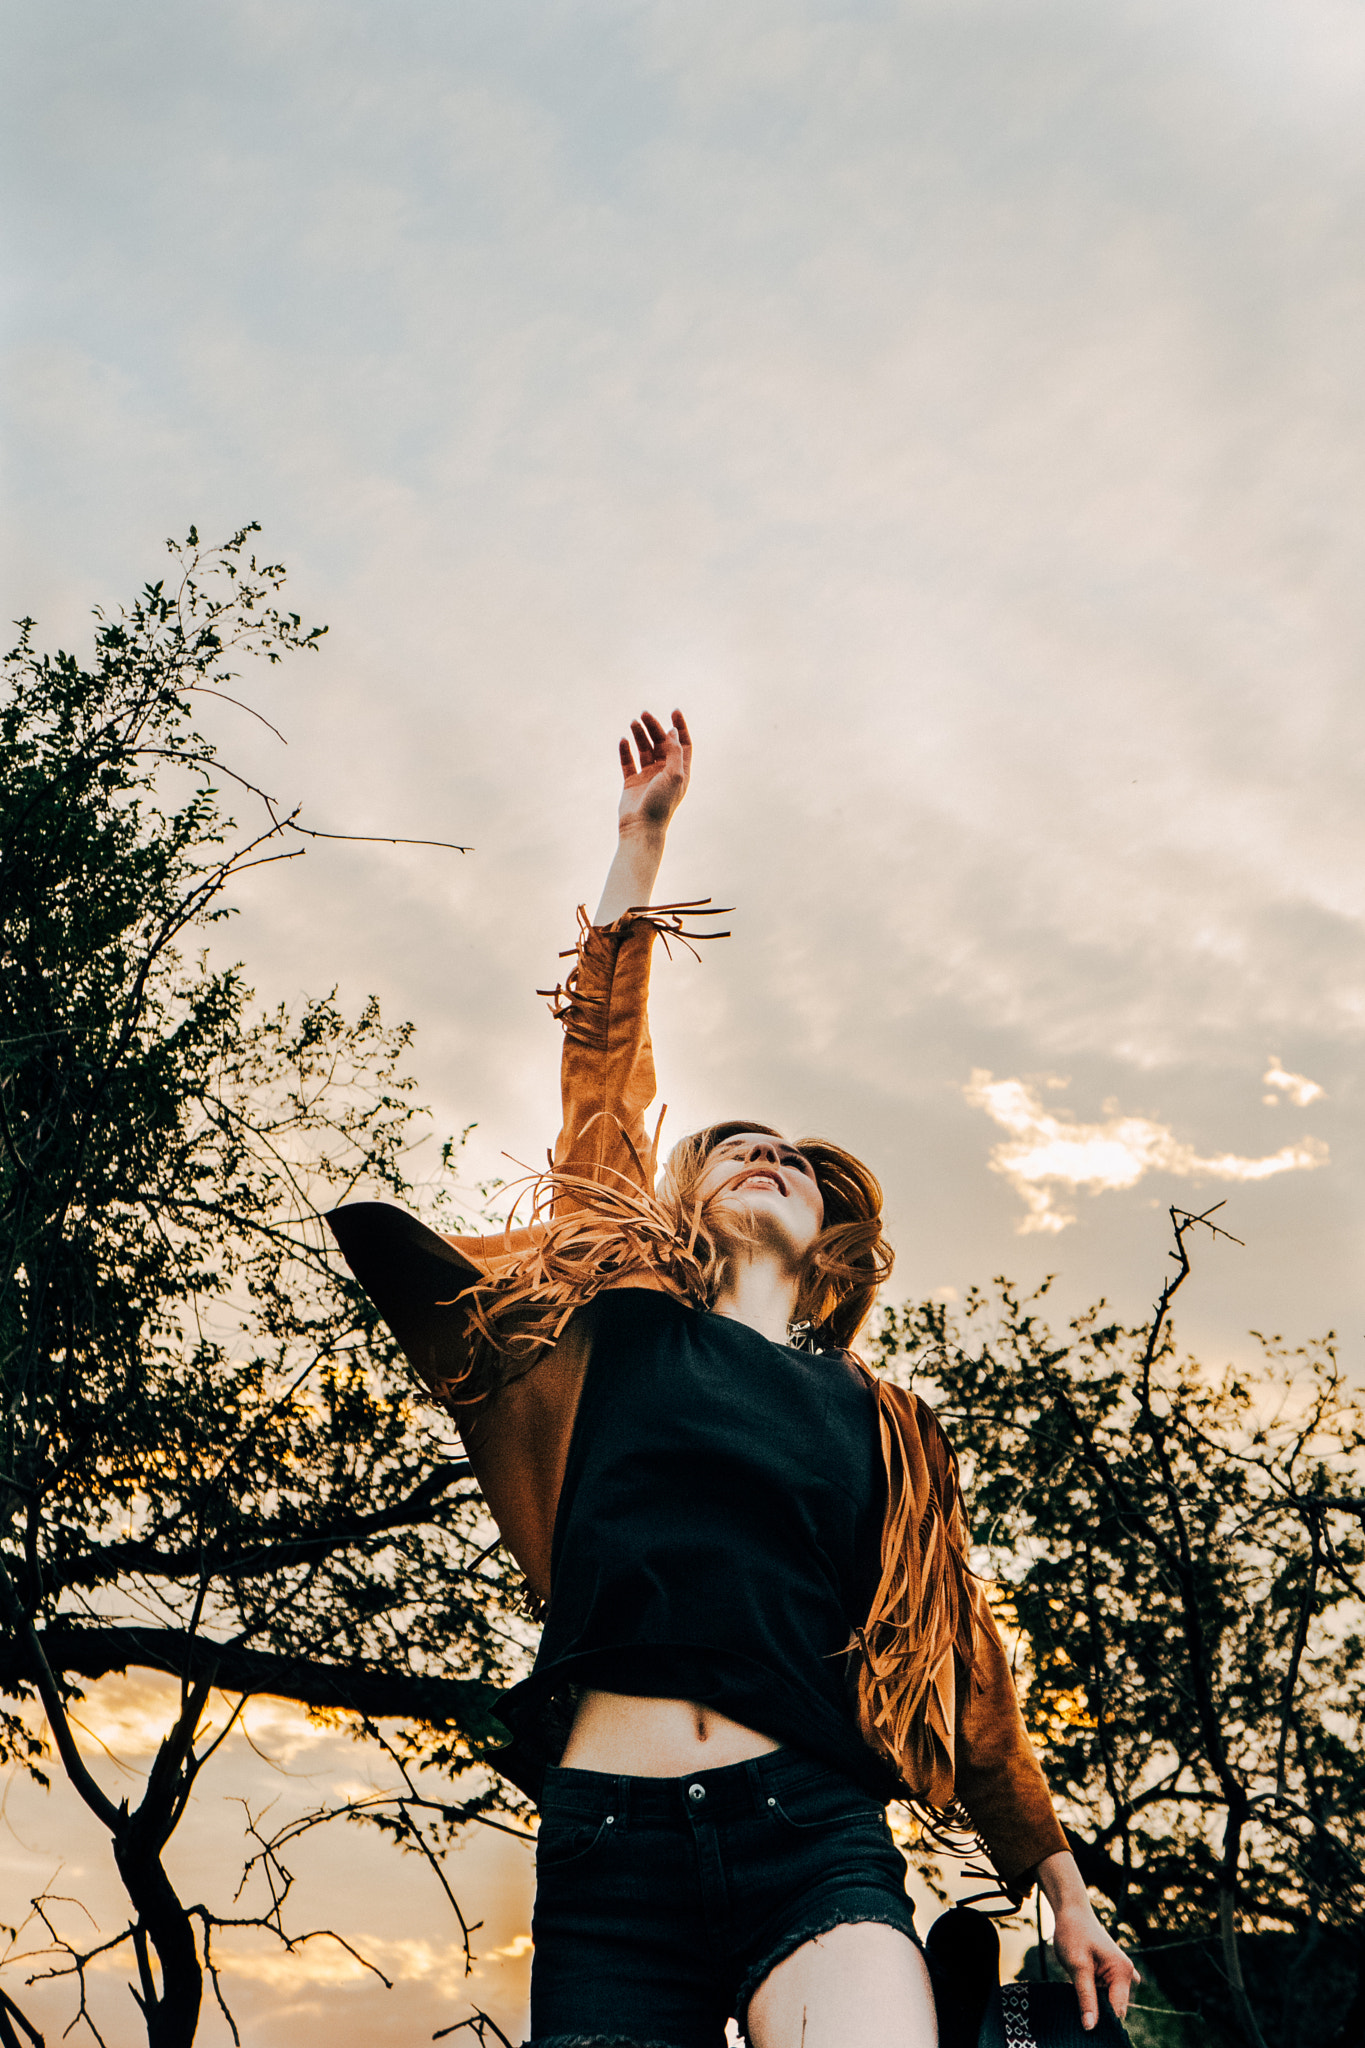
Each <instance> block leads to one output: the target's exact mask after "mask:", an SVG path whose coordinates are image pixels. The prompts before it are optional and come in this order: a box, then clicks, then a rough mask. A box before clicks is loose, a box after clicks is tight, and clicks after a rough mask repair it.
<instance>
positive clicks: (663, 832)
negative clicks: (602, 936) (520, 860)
mask: <svg viewBox="0 0 1365 2048" xmlns="http://www.w3.org/2000/svg"><path fill="white" fill-rule="evenodd" d="M630 729H631V732H632V733H633V734H634V736H635V751H636V752H637V753H638V754H639V757H640V759H639V765H638V767H637V765H636V761H635V753H632V751H631V745H630V741H629V740H622V741H621V774H622V777H623V787H622V790H621V805H620V809H619V811H618V812H617V821H618V822H617V835H618V836H617V843H616V857H615V859H614V860H613V861H612V864H611V866H610V868H609V869H608V870H607V880H606V885H605V887H604V888H603V890H602V900H601V902H600V903H599V904H598V906H597V915H596V916H595V917H594V919H593V923H594V924H595V925H604V924H614V923H615V922H616V919H617V918H618V917H621V916H623V915H624V913H625V912H626V911H627V910H636V909H639V908H641V907H642V906H643V905H644V904H646V903H648V901H649V898H650V893H651V891H652V890H653V888H654V881H655V877H656V876H657V875H658V872H659V863H660V861H661V860H662V859H663V855H664V840H665V839H666V837H667V836H668V826H669V821H670V819H671V818H672V816H673V813H674V812H675V811H676V810H677V808H678V805H679V804H680V803H681V802H682V800H683V798H684V797H685V796H686V794H687V784H688V778H689V777H690V775H691V773H692V735H691V734H690V733H689V732H688V730H687V720H686V719H685V718H684V717H683V715H682V713H681V711H675V712H674V713H673V723H672V725H671V726H670V727H669V728H668V730H667V731H665V730H664V728H663V726H662V725H660V723H659V721H658V719H657V718H656V717H655V716H654V714H653V712H652V711H645V712H642V713H641V715H640V717H639V718H636V719H633V720H632V721H631V728H630Z"/></svg>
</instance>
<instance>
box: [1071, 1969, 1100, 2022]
mask: <svg viewBox="0 0 1365 2048" xmlns="http://www.w3.org/2000/svg"><path fill="white" fill-rule="evenodd" d="M1071 1981H1072V1983H1073V1984H1074V1985H1075V1987H1076V1996H1077V1998H1079V2000H1080V2002H1081V2025H1082V2026H1083V2027H1084V2028H1085V2030H1086V2032H1087V2033H1088V2032H1089V2031H1090V2029H1091V2027H1093V2026H1094V2024H1095V2022H1096V2020H1097V2019H1098V2018H1099V2016H1100V2001H1099V1998H1098V1997H1097V1995H1096V1992H1095V1965H1094V1963H1093V1961H1092V1960H1091V1958H1090V1957H1089V1956H1082V1958H1081V1960H1080V1961H1079V1962H1078V1963H1075V1964H1074V1965H1073V1966H1072V1971H1071Z"/></svg>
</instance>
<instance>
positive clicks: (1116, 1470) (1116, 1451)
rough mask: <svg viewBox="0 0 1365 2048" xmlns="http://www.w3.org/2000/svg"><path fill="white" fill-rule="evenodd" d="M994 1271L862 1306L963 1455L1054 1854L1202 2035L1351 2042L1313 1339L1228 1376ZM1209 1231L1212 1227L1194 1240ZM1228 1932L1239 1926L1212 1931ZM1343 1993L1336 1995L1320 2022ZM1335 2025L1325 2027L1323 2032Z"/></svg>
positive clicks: (1326, 1424)
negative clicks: (1064, 1856) (1090, 1889)
mask: <svg viewBox="0 0 1365 2048" xmlns="http://www.w3.org/2000/svg"><path fill="white" fill-rule="evenodd" d="M1212 1214H1213V1211H1209V1212H1207V1214H1206V1215H1204V1216H1200V1217H1195V1216H1192V1215H1190V1214H1188V1213H1187V1212H1184V1211H1180V1210H1172V1212H1171V1220H1172V1225H1173V1228H1174V1231H1175V1250H1174V1253H1173V1257H1174V1259H1175V1270H1174V1272H1173V1273H1172V1275H1171V1277H1170V1279H1169V1280H1168V1282H1167V1284H1166V1286H1165V1287H1164V1288H1163V1290H1162V1293H1161V1296H1160V1299H1159V1301H1158V1303H1157V1306H1156V1308H1155V1310H1154V1312H1153V1315H1152V1317H1151V1319H1150V1321H1149V1322H1147V1323H1146V1324H1144V1325H1142V1326H1141V1327H1139V1328H1135V1329H1129V1328H1124V1327H1123V1326H1122V1325H1121V1324H1120V1323H1118V1322H1116V1321H1115V1320H1114V1319H1113V1318H1112V1317H1111V1316H1109V1315H1108V1314H1107V1313H1106V1312H1105V1305H1104V1304H1103V1303H1101V1304H1100V1306H1099V1307H1098V1308H1096V1309H1092V1310H1091V1311H1089V1312H1088V1313H1087V1314H1085V1315H1082V1316H1079V1317H1077V1318H1076V1319H1075V1320H1074V1321H1073V1322H1072V1323H1071V1324H1070V1326H1069V1329H1068V1331H1067V1334H1066V1335H1065V1336H1061V1337H1059V1336H1054V1334H1053V1333H1052V1331H1051V1330H1050V1329H1049V1328H1048V1325H1047V1323H1046V1322H1045V1321H1044V1319H1043V1313H1042V1310H1041V1308H1040V1303H1041V1301H1042V1299H1043V1297H1044V1296H1045V1295H1046V1294H1047V1291H1048V1289H1047V1286H1044V1287H1043V1288H1042V1289H1040V1290H1039V1293H1038V1294H1037V1295H1034V1296H1032V1297H1030V1298H1027V1299H1025V1298H1023V1297H1021V1295H1020V1294H1019V1292H1018V1291H1017V1290H1016V1289H1015V1288H1013V1287H1012V1286H1011V1285H1010V1284H1009V1283H1008V1282H1007V1281H1004V1280H1001V1281H998V1282H997V1283H996V1289H995V1293H994V1295H993V1297H990V1298H988V1297H987V1296H986V1295H984V1294H982V1293H979V1292H976V1291H974V1292H973V1293H972V1294H971V1295H970V1296H969V1298H968V1300H967V1301H966V1303H965V1305H964V1310H963V1313H962V1317H961V1319H960V1321H959V1320H957V1319H955V1318H954V1317H953V1316H952V1315H951V1314H950V1312H949V1311H948V1309H947V1308H945V1307H944V1306H943V1305H942V1304H940V1303H937V1302H923V1303H920V1304H919V1305H918V1306H915V1305H909V1306H907V1307H905V1308H901V1309H892V1310H888V1311H887V1312H886V1313H885V1315H884V1317H883V1320H882V1323H881V1327H880V1331H879V1338H878V1341H879V1346H880V1350H881V1353H882V1357H883V1360H884V1362H885V1363H886V1364H887V1365H888V1366H889V1367H890V1369H892V1370H894V1371H898V1372H906V1371H909V1372H913V1373H914V1374H915V1375H916V1376H923V1377H924V1378H925V1379H927V1380H928V1382H929V1383H930V1386H929V1387H928V1388H927V1389H926V1391H928V1392H929V1393H930V1397H931V1398H932V1399H934V1401H935V1405H936V1406H937V1408H938V1410H939V1413H940V1414H941V1415H942V1417H943V1420H944V1422H945V1425H946V1427H947V1429H948V1431H949V1434H950V1436H951V1437H952V1438H953V1441H954V1442H955V1444H956V1445H957V1446H958V1448H959V1451H960V1453H961V1455H962V1457H963V1461H964V1472H965V1475H966V1477H967V1481H968V1485H969V1489H970V1496H971V1501H972V1509H973V1515H974V1519H975V1526H976V1529H977V1532H978V1536H979V1540H980V1543H981V1549H982V1557H981V1559H980V1563H981V1568H982V1569H983V1571H986V1572H988V1573H990V1574H992V1575H993V1576H994V1577H995V1580H996V1584H997V1588H998V1594H999V1600H1000V1606H1001V1612H1002V1616H1003V1617H1004V1618H1005V1619H1006V1620H1007V1621H1009V1622H1012V1623H1013V1625H1014V1626H1015V1628H1016V1629H1017V1630H1018V1632H1019V1640H1020V1642H1021V1646H1022V1649H1023V1651H1024V1656H1025V1665H1026V1676H1027V1714H1028V1717H1029V1719H1030V1721H1031V1724H1032V1727H1033V1729H1034V1732H1035V1735H1036V1737H1037V1739H1038V1741H1039V1743H1040V1745H1041V1746H1042V1747H1043V1749H1044V1756H1045V1768H1046V1770H1047V1773H1048V1776H1049V1779H1050V1782H1051V1785H1052V1790H1053V1792H1054V1794H1055V1795H1056V1797H1057V1798H1058V1801H1059V1803H1060V1805H1061V1806H1062V1809H1063V1811H1064V1813H1066V1814H1067V1815H1068V1816H1069V1817H1071V1819H1072V1820H1073V1821H1074V1823H1075V1826H1074V1828H1073V1829H1071V1830H1069V1832H1070V1834H1071V1840H1072V1844H1073V1847H1074V1849H1075V1852H1076V1856H1077V1860H1078V1862H1079V1863H1080V1866H1081V1870H1082V1872H1083V1874H1084V1876H1085V1878H1086V1880H1087V1882H1088V1883H1089V1884H1091V1885H1092V1886H1094V1887H1096V1888H1097V1889H1099V1890H1100V1891H1102V1892H1104V1893H1106V1894H1107V1895H1108V1897H1109V1898H1110V1899H1111V1900H1112V1901H1113V1904H1114V1908H1115V1913H1116V1917H1117V1918H1118V1919H1119V1920H1120V1921H1121V1922H1122V1923H1123V1924H1125V1925H1126V1927H1127V1928H1128V1929H1129V1930H1130V1931H1131V1934H1132V1936H1133V1937H1135V1938H1136V1941H1137V1943H1138V1944H1139V1946H1140V1947H1141V1948H1142V1949H1143V1950H1144V1951H1145V1953H1146V1961H1145V1963H1144V1968H1146V1969H1148V1970H1149V1971H1150V1972H1151V1973H1152V1974H1153V1975H1154V1976H1155V1977H1156V1979H1157V1980H1158V1982H1159V1983H1160V1984H1161V1985H1162V1987H1163V1989H1165V1990H1166V1991H1167V1992H1168V1993H1169V1994H1170V1996H1171V1998H1172V2003H1173V2004H1174V2005H1175V2006H1176V2007H1179V2008H1183V2009H1185V2010H1189V2009H1191V2008H1192V2007H1194V2008H1197V2009H1198V2010H1200V2011H1201V2013H1202V2015H1203V2018H1204V2022H1205V2025H1206V2027H1207V2028H1209V2029H1210V2030H1211V2031H1212V2033H1213V2037H1214V2038H1215V2039H1216V2040H1219V2041H1223V2040H1228V2041H1233V2042H1235V2041H1239V2040H1245V2041H1246V2042H1247V2043H1249V2044H1251V2048H1262V2044H1263V2043H1267V2042H1273V2043H1275V2044H1277V2048H1295V2044H1298V2043H1300V2042H1307V2041H1309V2040H1312V2041H1313V2042H1315V2043H1327V2042H1331V2041H1334V2040H1335V2041H1339V2042H1340V2043H1341V2044H1342V2048H1345V2044H1346V2043H1348V2042H1358V2041H1360V2039H1361V2038H1362V2036H1365V1940H1363V1939H1362V1935H1361V1928H1360V1915H1361V1907H1362V1902H1363V1901H1365V1750H1363V1749H1362V1743H1361V1733H1362V1726H1361V1724H1362V1716H1363V1714H1365V1632H1363V1631H1362V1619H1363V1618H1365V1608H1363V1607H1362V1585H1361V1580H1360V1576H1359V1574H1360V1568H1361V1565H1362V1562H1365V1543H1363V1542H1362V1533H1363V1532H1365V1497H1362V1495H1363V1494H1365V1488H1362V1485H1361V1452H1362V1449H1365V1412H1363V1411H1362V1409H1361V1406H1360V1404H1359V1402H1358V1401H1357V1400H1355V1399H1354V1398H1353V1397H1352V1396H1351V1394H1350V1393H1349V1391H1348V1389H1347V1387H1346V1385H1345V1383H1344V1379H1343V1374H1342V1371H1341V1368H1340V1365H1339V1363H1338V1361H1337V1357H1336V1352H1335V1349H1334V1344H1333V1340H1332V1338H1331V1337H1330V1335H1329V1337H1328V1338H1326V1339H1324V1340H1323V1341H1322V1342H1321V1343H1316V1344H1310V1345H1305V1346H1303V1347H1301V1348H1299V1349H1296V1350H1293V1351H1289V1350H1287V1349H1286V1348H1285V1346H1284V1345H1283V1344H1282V1342H1281V1341H1280V1339H1278V1338H1275V1339H1272V1340H1269V1341H1266V1340H1262V1343H1263V1351H1264V1363H1263V1365H1262V1366H1261V1367H1260V1368H1258V1370H1257V1371H1255V1372H1250V1371H1243V1370H1240V1369H1235V1368H1232V1367H1229V1368H1228V1369H1226V1370H1225V1371H1223V1372H1221V1373H1210V1372H1208V1371H1206V1370H1205V1369H1204V1368H1203V1367H1201V1366H1200V1365H1199V1364H1198V1363H1197V1362H1196V1361H1195V1360H1193V1359H1191V1358H1188V1357H1185V1356H1182V1355H1181V1354H1180V1353H1179V1352H1178V1350H1177V1347H1176V1342H1175V1337H1174V1334H1173V1331H1172V1328H1171V1324H1170V1320H1169V1310H1170V1304H1171V1299H1172V1296H1173V1295H1174V1294H1175V1292H1176V1290H1177V1289H1178V1288H1179V1286H1180V1285H1181V1283H1182V1282H1183V1281H1184V1279H1185V1278H1186V1276H1187V1274H1188V1272H1189V1269H1190V1262H1189V1253H1188V1245H1189V1238H1190V1235H1191V1232H1192V1231H1193V1230H1195V1229H1196V1227H1197V1226H1198V1225H1200V1224H1207V1225H1208V1226H1209V1228H1210V1229H1213V1228H1215V1226H1214V1225H1212V1223H1211V1222H1210V1218H1211V1216H1212ZM1220 1234H1221V1233H1220ZM1239 1930H1240V1934H1239ZM1348 2008H1349V2010H1348ZM1338 2029H1340V2031H1338Z"/></svg>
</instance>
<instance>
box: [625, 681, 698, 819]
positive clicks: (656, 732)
mask: <svg viewBox="0 0 1365 2048" xmlns="http://www.w3.org/2000/svg"><path fill="white" fill-rule="evenodd" d="M630 729H631V732H632V734H633V735H634V739H635V752H634V753H632V751H631V744H630V741H629V740H622V741H621V774H622V777H623V778H624V786H623V788H622V790H621V807H620V810H619V812H618V814H617V816H618V820H619V825H620V830H621V831H622V833H628V832H635V831H638V830H641V829H643V830H645V831H653V832H666V831H667V830H668V823H669V820H670V819H671V817H672V816H673V813H674V811H676V810H677V808H678V805H679V804H680V803H681V802H682V800H683V798H684V797H685V796H686V795H687V783H688V778H689V776H690V775H691V773H692V735H691V733H689V731H688V730H687V720H686V719H685V718H684V717H683V715H682V713H681V711H675V712H674V713H673V723H672V725H671V726H670V727H669V728H668V730H667V731H665V730H664V728H663V726H662V725H660V723H659V721H658V719H657V718H656V717H655V716H654V713H653V712H652V711H642V712H641V714H640V716H639V717H638V718H635V719H632V720H631V726H630ZM637 753H638V755H639V757H640V759H639V766H638V767H637V766H636V761H635V754H637Z"/></svg>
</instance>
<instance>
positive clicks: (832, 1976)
mask: <svg viewBox="0 0 1365 2048" xmlns="http://www.w3.org/2000/svg"><path fill="white" fill-rule="evenodd" d="M746 2032H747V2034H748V2037H749V2043H750V2048H867V2044H868V2043H869V2042H872V2041H875V2042H876V2043H877V2044H878V2048H935V2044H936V2043H937V2040H938V2026H937V2023H936V2021H935V2019H934V1994H933V1992H932V1990H931V1989H930V1985H929V1971H928V1968H927V1967H926V1965H925V1961H924V1957H923V1956H922V1955H921V1953H920V1951H919V1949H918V1948H916V1946H915V1944H914V1942H913V1941H911V1940H910V1939H909V1937H908V1936H907V1935H904V1934H902V1933H901V1932H900V1931H899V1929H898V1928H895V1927H885V1926H882V1925H881V1924H879V1923H878V1922H875V1921H867V1922H862V1923H859V1924H858V1925H855V1926H851V1927H848V1926H845V1927H833V1928H831V1929H830V1931H829V1933H828V1934H821V1935H817V1936H816V1937H815V1939H814V1940H812V1941H807V1942H805V1943H803V1944H802V1946H801V1947H800V1948H798V1949H796V1950H795V1951H794V1952H793V1953H792V1954H791V1955H789V1956H788V1957H787V1958H786V1960H785V1961H784V1962H781V1963H779V1964H778V1965H777V1967H776V1969H774V1970H771V1971H770V1972H769V1974H768V1975H767V1976H766V1977H765V1978H764V1980H763V1982H762V1983H761V1984H760V1985H759V1987H758V1989H757V1991H755V1993H754V1995H753V1997H752V1998H751V1999H750V2001H749V2011H748V2017H747V2020H746Z"/></svg>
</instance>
